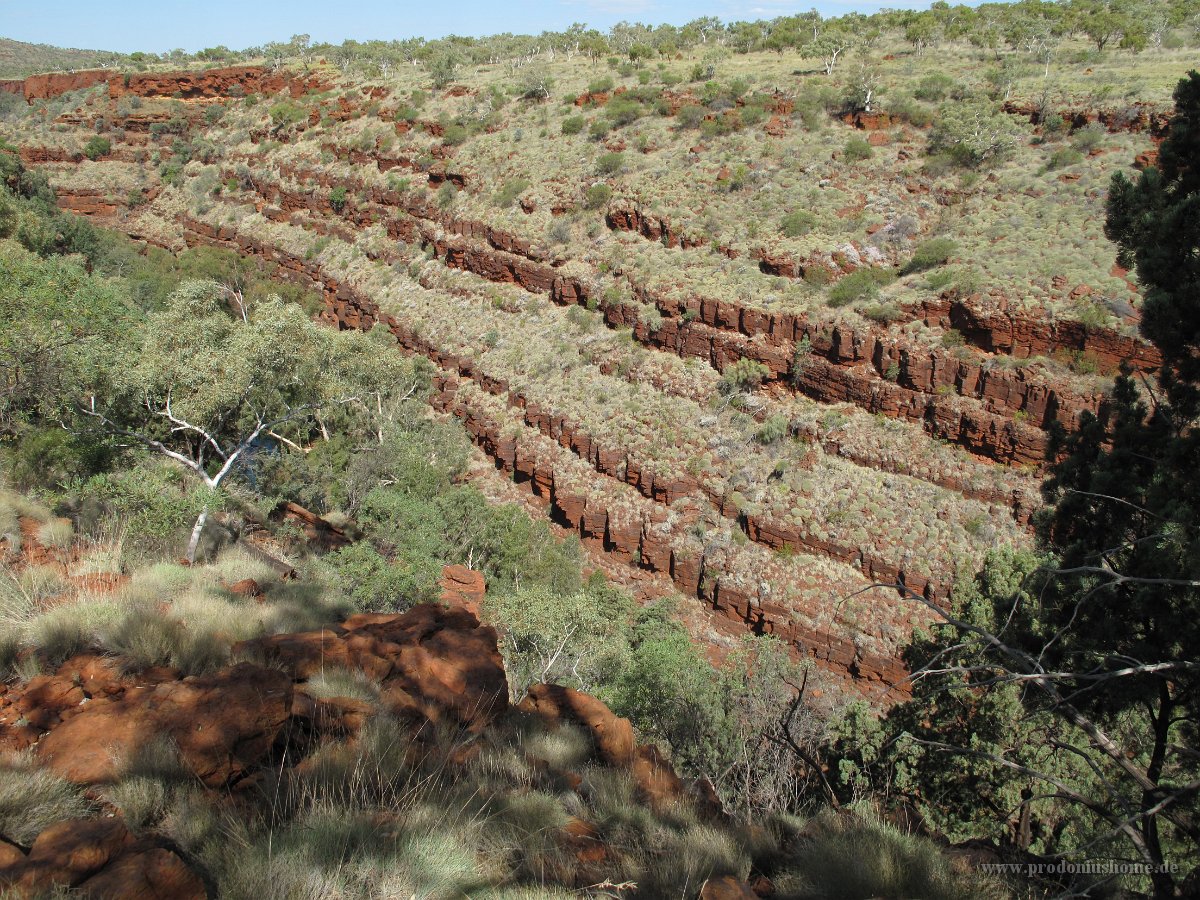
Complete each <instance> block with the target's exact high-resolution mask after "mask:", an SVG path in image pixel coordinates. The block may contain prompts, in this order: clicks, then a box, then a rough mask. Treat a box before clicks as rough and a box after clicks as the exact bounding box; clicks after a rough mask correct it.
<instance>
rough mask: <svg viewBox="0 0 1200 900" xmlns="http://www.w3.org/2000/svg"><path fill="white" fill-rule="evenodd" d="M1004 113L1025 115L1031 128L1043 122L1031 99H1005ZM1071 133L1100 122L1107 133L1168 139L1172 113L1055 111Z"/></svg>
mask: <svg viewBox="0 0 1200 900" xmlns="http://www.w3.org/2000/svg"><path fill="white" fill-rule="evenodd" d="M1003 108H1004V111H1005V112H1006V113H1009V114H1010V115H1014V116H1024V117H1025V118H1027V119H1028V120H1029V122H1030V124H1032V125H1040V124H1041V123H1042V114H1043V113H1042V109H1041V107H1040V106H1039V105H1038V104H1036V103H1035V102H1033V101H1032V100H1006V101H1005V103H1004V107H1003ZM1053 112H1054V113H1057V114H1058V115H1061V116H1062V117H1063V120H1064V121H1066V123H1067V125H1068V126H1069V127H1070V129H1071V130H1072V131H1074V130H1076V129H1079V128H1083V127H1084V126H1086V125H1090V124H1092V123H1093V122H1099V123H1100V124H1101V125H1103V126H1104V127H1105V129H1107V130H1108V131H1111V132H1114V133H1116V132H1122V131H1128V132H1133V133H1142V132H1149V134H1150V136H1151V137H1153V138H1163V137H1165V136H1166V134H1167V131H1168V129H1169V128H1170V126H1171V112H1170V111H1169V110H1166V109H1162V108H1160V107H1158V106H1156V105H1155V104H1153V103H1131V104H1130V105H1128V106H1125V107H1122V108H1120V109H1116V108H1109V109H1070V108H1068V109H1056V110H1054V111H1053Z"/></svg>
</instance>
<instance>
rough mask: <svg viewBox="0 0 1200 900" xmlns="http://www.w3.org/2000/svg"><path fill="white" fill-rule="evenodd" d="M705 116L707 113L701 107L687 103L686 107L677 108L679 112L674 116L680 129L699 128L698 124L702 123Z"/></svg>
mask: <svg viewBox="0 0 1200 900" xmlns="http://www.w3.org/2000/svg"><path fill="white" fill-rule="evenodd" d="M705 115H707V113H706V111H705V109H704V107H703V106H697V105H696V104H695V103H689V104H687V105H686V106H681V107H679V112H677V113H676V114H675V121H676V122H678V123H679V127H680V128H699V127H700V123H701V122H703V121H704V117H705Z"/></svg>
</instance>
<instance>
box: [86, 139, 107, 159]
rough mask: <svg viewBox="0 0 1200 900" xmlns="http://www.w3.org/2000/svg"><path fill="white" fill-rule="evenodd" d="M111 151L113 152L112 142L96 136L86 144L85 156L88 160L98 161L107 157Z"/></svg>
mask: <svg viewBox="0 0 1200 900" xmlns="http://www.w3.org/2000/svg"><path fill="white" fill-rule="evenodd" d="M110 150H112V141H110V140H109V139H108V138H106V137H101V136H100V135H96V136H95V137H93V138H91V139H89V140H88V142H87V143H86V144H84V147H83V155H84V156H86V157H87V158H88V159H91V160H96V159H99V158H100V157H102V156H107V155H108V153H109V151H110Z"/></svg>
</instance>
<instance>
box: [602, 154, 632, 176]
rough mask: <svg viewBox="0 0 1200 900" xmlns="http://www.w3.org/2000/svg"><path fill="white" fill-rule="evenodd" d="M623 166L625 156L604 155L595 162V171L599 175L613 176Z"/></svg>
mask: <svg viewBox="0 0 1200 900" xmlns="http://www.w3.org/2000/svg"><path fill="white" fill-rule="evenodd" d="M624 165H625V154H623V153H605V154H602V155H601V156H600V158H599V159H598V160H596V171H597V172H599V173H600V174H601V175H615V174H617V173H618V172H620V171H621V168H622V167H623V166H624Z"/></svg>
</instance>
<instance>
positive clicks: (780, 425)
mask: <svg viewBox="0 0 1200 900" xmlns="http://www.w3.org/2000/svg"><path fill="white" fill-rule="evenodd" d="M787 433H788V418H787V416H785V415H782V414H777V415H774V416H771V417H770V418H768V419H767V420H766V421H765V422H763V423H762V425H760V426H759V429H758V431H757V432H756V433H755V435H754V439H755V440H756V441H758V442H759V443H760V444H763V445H764V446H770V445H771V444H774V443H775V442H776V441H778V440H780V439H782V438H784V437H786V436H787Z"/></svg>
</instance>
